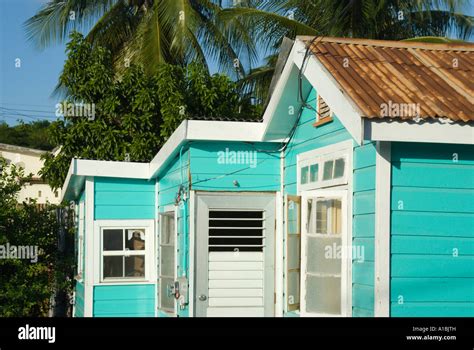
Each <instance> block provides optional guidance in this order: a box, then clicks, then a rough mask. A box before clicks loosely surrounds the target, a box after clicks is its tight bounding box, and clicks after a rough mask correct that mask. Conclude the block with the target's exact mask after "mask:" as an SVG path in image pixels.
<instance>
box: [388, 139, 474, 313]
mask: <svg viewBox="0 0 474 350" xmlns="http://www.w3.org/2000/svg"><path fill="white" fill-rule="evenodd" d="M473 195H474V146H468V145H440V144H413V143H393V144H392V203H391V206H392V217H391V234H392V237H391V286H390V289H391V302H392V303H391V315H392V316H417V317H423V316H426V317H433V316H470V317H472V316H474V229H473V228H474V201H473V199H472V198H474V197H473Z"/></svg>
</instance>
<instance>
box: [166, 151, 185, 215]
mask: <svg viewBox="0 0 474 350" xmlns="http://www.w3.org/2000/svg"><path fill="white" fill-rule="evenodd" d="M189 155H190V153H189V149H188V148H187V147H186V148H183V151H182V152H181V158H180V156H179V155H177V156H176V157H175V158H174V159H172V160H171V161H170V164H168V166H167V167H166V169H165V170H164V171H163V172H162V173H161V174H160V175H159V177H158V210H159V211H160V212H162V211H163V210H164V207H165V206H167V205H174V204H175V202H176V195H177V193H178V191H179V187H180V186H181V185H183V186H185V187H186V188H187V187H188V183H189V182H188V177H189Z"/></svg>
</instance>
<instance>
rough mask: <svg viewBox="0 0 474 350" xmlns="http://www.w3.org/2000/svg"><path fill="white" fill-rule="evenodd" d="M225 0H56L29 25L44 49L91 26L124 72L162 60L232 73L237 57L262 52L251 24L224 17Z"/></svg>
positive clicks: (93, 38) (151, 67)
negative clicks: (213, 66)
mask: <svg viewBox="0 0 474 350" xmlns="http://www.w3.org/2000/svg"><path fill="white" fill-rule="evenodd" d="M222 2H223V1H222V0H184V1H176V0H90V1H84V0H50V1H49V2H47V3H46V4H45V5H44V6H43V7H42V8H41V9H40V11H39V12H38V13H37V14H36V15H34V16H33V17H31V18H30V19H29V20H28V21H27V22H26V24H25V25H26V30H27V34H28V36H29V37H30V39H32V40H33V41H34V42H35V43H36V44H37V45H38V46H39V47H40V48H44V47H46V46H48V45H50V44H52V43H54V42H62V41H64V40H66V38H67V36H68V34H69V33H70V31H71V30H81V31H84V32H85V31H88V30H89V29H90V31H89V32H88V34H87V40H88V41H89V42H91V43H93V44H94V45H99V46H103V47H107V48H108V49H110V50H111V53H112V56H113V58H114V63H115V67H116V68H117V69H118V70H119V71H123V70H124V69H125V68H126V66H127V64H126V62H128V61H130V62H131V63H136V64H141V65H143V66H144V67H145V70H146V72H152V73H154V72H156V70H157V69H158V66H159V64H161V63H171V64H179V65H184V64H188V63H190V62H192V61H198V62H200V63H201V64H203V65H206V64H207V62H208V60H210V61H217V62H218V63H219V64H220V66H221V68H223V69H225V70H226V71H227V72H228V73H231V72H235V69H234V62H235V59H236V58H240V61H239V62H242V61H250V62H254V61H256V56H257V54H256V50H255V47H254V44H253V40H252V37H251V35H250V34H249V30H248V28H245V27H243V26H241V25H240V23H238V21H235V22H234V23H233V24H232V25H225V24H224V23H223V22H221V21H219V20H218V18H217V16H216V14H217V13H218V12H219V11H220V10H221V9H222ZM238 68H239V70H240V71H242V69H243V67H242V65H239V67H238Z"/></svg>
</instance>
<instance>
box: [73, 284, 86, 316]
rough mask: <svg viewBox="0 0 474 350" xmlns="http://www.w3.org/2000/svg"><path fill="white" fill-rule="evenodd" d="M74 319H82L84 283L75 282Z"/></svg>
mask: <svg viewBox="0 0 474 350" xmlns="http://www.w3.org/2000/svg"><path fill="white" fill-rule="evenodd" d="M75 288H76V289H75V291H76V293H75V296H74V298H75V299H74V317H84V283H82V282H79V281H76V287H75Z"/></svg>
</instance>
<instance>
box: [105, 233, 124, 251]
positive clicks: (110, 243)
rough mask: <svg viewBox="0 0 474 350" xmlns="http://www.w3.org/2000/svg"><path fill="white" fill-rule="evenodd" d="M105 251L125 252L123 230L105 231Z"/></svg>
mask: <svg viewBox="0 0 474 350" xmlns="http://www.w3.org/2000/svg"><path fill="white" fill-rule="evenodd" d="M103 245H104V250H123V230H104V243H103Z"/></svg>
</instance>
